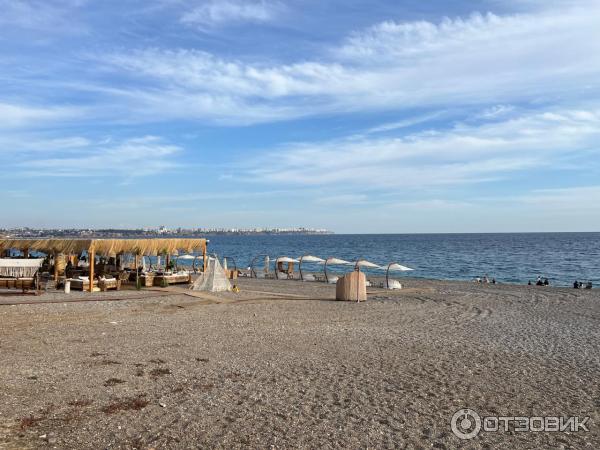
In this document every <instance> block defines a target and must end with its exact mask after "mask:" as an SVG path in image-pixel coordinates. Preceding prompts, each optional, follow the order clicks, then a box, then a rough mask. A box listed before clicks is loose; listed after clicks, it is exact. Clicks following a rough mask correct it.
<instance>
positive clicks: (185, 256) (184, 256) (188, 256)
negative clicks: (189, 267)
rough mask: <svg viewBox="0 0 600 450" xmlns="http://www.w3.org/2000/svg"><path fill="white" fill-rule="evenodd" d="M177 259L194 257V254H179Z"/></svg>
mask: <svg viewBox="0 0 600 450" xmlns="http://www.w3.org/2000/svg"><path fill="white" fill-rule="evenodd" d="M177 259H196V257H195V256H194V255H181V256H179V257H178V258H177Z"/></svg>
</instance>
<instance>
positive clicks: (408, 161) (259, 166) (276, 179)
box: [246, 110, 600, 189]
mask: <svg viewBox="0 0 600 450" xmlns="http://www.w3.org/2000/svg"><path fill="white" fill-rule="evenodd" d="M599 138H600V112H599V111H584V110H567V111H557V112H541V113H530V114H526V115H522V116H520V117H516V118H511V119H508V120H504V121H497V122H486V123H483V124H480V125H466V124H457V125H456V126H454V127H453V128H451V129H449V130H430V131H426V132H420V133H413V134H408V135H406V136H403V137H397V138H376V137H366V138H365V137H358V138H356V137H352V138H348V139H335V140H332V141H325V142H318V143H299V144H291V145H288V146H286V147H283V148H279V149H277V150H276V151H274V152H273V153H269V154H267V155H265V157H263V158H260V159H259V160H257V161H256V165H255V166H253V167H251V168H250V169H249V170H248V171H247V173H246V175H247V177H248V178H252V179H255V180H261V181H262V182H265V181H266V182H270V183H277V184H282V185H313V186H325V185H326V186H332V185H343V186H348V185H354V186H370V187H382V188H388V189H389V188H394V187H411V188H416V187H425V186H437V185H456V184H464V183H474V182H484V181H491V180H498V179H500V178H503V177H505V176H506V175H507V174H514V173H515V172H518V171H522V170H525V169H531V168H538V169H539V168H543V167H545V168H548V167H550V166H552V165H554V164H557V163H558V162H560V163H561V164H562V161H561V159H568V158H577V157H579V156H581V157H583V152H593V153H594V154H596V155H597V154H600V149H599V148H598V147H597V144H596V143H597V141H598V139H599Z"/></svg>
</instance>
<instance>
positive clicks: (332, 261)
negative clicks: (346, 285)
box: [326, 258, 352, 264]
mask: <svg viewBox="0 0 600 450" xmlns="http://www.w3.org/2000/svg"><path fill="white" fill-rule="evenodd" d="M326 262H327V264H352V263H351V262H350V261H345V260H343V259H339V258H327V261H326Z"/></svg>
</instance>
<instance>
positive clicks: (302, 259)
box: [298, 255, 325, 281]
mask: <svg viewBox="0 0 600 450" xmlns="http://www.w3.org/2000/svg"><path fill="white" fill-rule="evenodd" d="M302 262H312V263H319V264H323V263H325V260H324V259H323V258H319V257H318V256H313V255H304V256H301V257H300V260H299V262H298V271H299V272H300V279H301V280H302V281H304V274H303V273H302ZM313 280H314V277H313Z"/></svg>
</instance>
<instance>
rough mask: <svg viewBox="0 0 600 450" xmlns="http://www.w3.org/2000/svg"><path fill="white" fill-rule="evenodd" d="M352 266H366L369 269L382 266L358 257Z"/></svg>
mask: <svg viewBox="0 0 600 450" xmlns="http://www.w3.org/2000/svg"><path fill="white" fill-rule="evenodd" d="M354 267H355V268H356V267H368V268H370V269H383V267H381V266H380V265H378V264H375V263H372V262H371V261H367V260H366V259H359V260H358V261H356V264H355V265H354Z"/></svg>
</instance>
